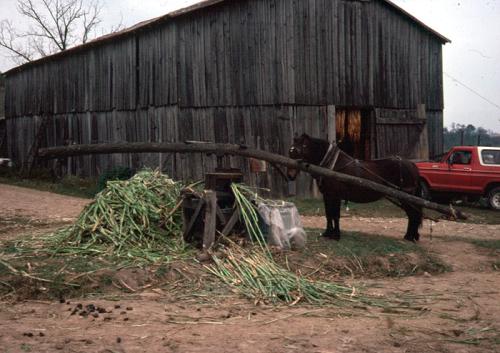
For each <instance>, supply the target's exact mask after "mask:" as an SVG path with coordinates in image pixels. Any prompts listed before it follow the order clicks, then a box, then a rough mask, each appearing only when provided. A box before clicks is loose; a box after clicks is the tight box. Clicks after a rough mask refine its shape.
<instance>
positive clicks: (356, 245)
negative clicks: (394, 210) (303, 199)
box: [308, 229, 420, 257]
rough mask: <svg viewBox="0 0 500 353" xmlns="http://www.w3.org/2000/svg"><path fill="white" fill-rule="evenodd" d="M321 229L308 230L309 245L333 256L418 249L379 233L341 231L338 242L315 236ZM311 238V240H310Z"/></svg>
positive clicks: (373, 254)
mask: <svg viewBox="0 0 500 353" xmlns="http://www.w3.org/2000/svg"><path fill="white" fill-rule="evenodd" d="M319 233H321V230H319V229H314V230H308V235H309V241H310V246H311V247H314V248H316V250H318V251H319V252H321V250H322V249H323V251H328V252H329V253H331V254H332V255H333V256H343V257H345V256H358V257H366V256H387V255H389V254H399V253H406V252H414V251H417V250H419V249H420V248H419V247H418V245H415V244H414V243H410V242H408V241H404V240H399V239H394V238H390V237H385V236H381V235H367V234H364V233H358V232H343V233H342V240H341V241H339V242H336V241H331V240H329V239H324V238H321V239H320V237H317V236H315V235H317V234H319ZM311 240H312V242H311Z"/></svg>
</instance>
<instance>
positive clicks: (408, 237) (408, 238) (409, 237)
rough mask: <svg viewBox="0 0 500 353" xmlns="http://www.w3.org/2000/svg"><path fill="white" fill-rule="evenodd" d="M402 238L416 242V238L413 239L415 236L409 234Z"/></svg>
mask: <svg viewBox="0 0 500 353" xmlns="http://www.w3.org/2000/svg"><path fill="white" fill-rule="evenodd" d="M404 240H406V241H411V242H412V243H416V242H417V241H416V239H415V237H412V236H410V235H405V237H404Z"/></svg>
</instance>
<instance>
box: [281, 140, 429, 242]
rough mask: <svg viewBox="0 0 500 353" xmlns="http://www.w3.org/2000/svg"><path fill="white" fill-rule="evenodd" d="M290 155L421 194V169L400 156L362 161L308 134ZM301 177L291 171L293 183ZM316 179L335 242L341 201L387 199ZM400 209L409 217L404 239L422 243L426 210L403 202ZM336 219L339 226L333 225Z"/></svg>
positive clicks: (289, 170) (329, 232)
mask: <svg viewBox="0 0 500 353" xmlns="http://www.w3.org/2000/svg"><path fill="white" fill-rule="evenodd" d="M289 155H290V158H293V159H297V160H301V161H303V162H304V163H309V164H315V165H320V166H322V167H325V168H328V169H331V170H334V171H336V172H340V173H344V174H349V175H352V176H356V177H359V178H363V179H368V180H371V181H374V182H377V183H380V184H383V185H386V186H390V187H394V188H397V189H399V190H401V191H405V192H407V193H409V194H413V195H417V193H418V189H419V174H418V169H417V167H416V166H415V165H414V164H413V163H412V162H410V161H408V160H405V159H401V158H399V157H392V158H387V159H379V160H373V161H366V162H365V161H359V160H357V159H354V158H352V157H351V156H349V155H348V154H346V153H345V152H343V151H342V150H341V148H340V147H339V146H338V145H330V143H329V142H328V141H325V140H320V139H316V138H312V137H310V136H308V135H306V134H303V135H302V136H300V137H297V138H295V139H294V143H293V145H292V146H291V147H290V151H289ZM297 174H298V171H297V170H296V169H291V168H289V169H288V178H289V179H290V180H294V179H295V178H296V176H297ZM315 179H316V182H317V183H318V186H319V189H320V191H321V193H322V194H323V200H324V203H325V214H326V230H325V232H324V233H323V236H325V237H328V238H332V239H335V240H340V225H339V219H340V204H341V200H346V201H353V202H357V203H368V202H374V201H377V200H379V199H381V198H382V197H384V196H383V195H382V194H380V193H377V192H375V191H372V190H370V189H366V188H363V187H358V186H352V185H346V184H344V183H342V182H339V181H337V180H335V179H332V178H323V177H315ZM399 206H400V207H401V208H402V209H403V210H404V211H405V212H406V214H407V215H408V229H407V231H406V235H405V237H404V238H405V239H406V240H409V241H418V240H419V237H420V235H419V234H418V229H419V227H420V226H421V224H422V208H421V207H418V206H414V205H412V204H407V203H401V204H399ZM332 220H333V222H334V224H335V227H333V225H332Z"/></svg>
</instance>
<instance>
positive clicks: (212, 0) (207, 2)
mask: <svg viewBox="0 0 500 353" xmlns="http://www.w3.org/2000/svg"><path fill="white" fill-rule="evenodd" d="M230 1H234V0H200V2H198V3H195V4H193V5H190V6H187V7H184V8H181V9H179V10H175V11H172V12H169V13H167V14H165V15H163V16H159V17H155V18H152V19H150V20H146V21H142V22H139V23H137V24H135V25H133V26H131V27H129V28H125V29H123V30H121V31H118V32H114V33H110V34H107V35H104V36H101V37H98V38H96V39H94V40H92V41H89V42H87V43H85V44H80V45H77V46H75V47H72V48H70V49H67V50H64V51H61V52H58V53H55V54H52V55H48V56H45V57H43V58H40V59H38V60H34V61H31V62H28V63H26V64H23V65H20V66H17V67H14V68H13V69H11V70H9V71H7V72H5V75H9V74H13V73H15V72H18V71H22V70H23V69H25V68H27V67H30V66H34V65H37V64H41V63H44V62H48V61H51V60H53V59H56V58H59V57H63V56H67V55H71V54H73V53H78V52H80V51H84V50H86V49H88V48H91V47H93V46H96V45H100V44H103V43H105V42H108V41H111V40H116V39H117V38H120V37H125V36H127V35H130V34H133V33H135V32H139V31H142V30H146V29H148V28H150V27H152V26H155V25H158V24H160V23H163V22H166V21H168V20H170V19H173V18H176V17H179V16H182V15H185V14H189V13H191V12H195V11H197V10H200V9H204V8H207V7H210V6H214V5H216V4H220V3H226V2H230ZM365 1H366V0H365ZM368 1H370V0H368ZM380 1H382V2H383V3H384V4H386V5H387V6H389V7H391V8H392V9H393V10H395V11H396V12H399V13H400V14H401V15H403V16H405V17H407V18H409V19H410V20H412V21H413V22H415V24H417V25H418V26H420V27H421V28H422V29H424V30H426V31H428V32H429V33H431V34H432V35H434V36H435V37H437V38H438V39H439V40H440V41H441V42H442V43H451V40H450V39H448V38H446V37H445V36H443V35H442V34H440V33H439V32H437V31H435V30H433V29H432V28H431V27H429V26H427V25H426V24H425V23H423V22H422V21H420V20H419V19H418V18H416V17H415V16H413V15H412V14H410V13H409V12H408V11H406V10H404V9H403V8H401V7H400V6H398V5H396V4H395V3H393V2H392V1H391V0H380Z"/></svg>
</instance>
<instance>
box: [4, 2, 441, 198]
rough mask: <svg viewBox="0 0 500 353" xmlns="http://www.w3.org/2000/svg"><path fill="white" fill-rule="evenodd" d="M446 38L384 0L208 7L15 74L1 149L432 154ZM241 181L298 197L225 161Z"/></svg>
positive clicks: (23, 153)
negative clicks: (306, 142) (314, 148)
mask: <svg viewBox="0 0 500 353" xmlns="http://www.w3.org/2000/svg"><path fill="white" fill-rule="evenodd" d="M446 42H448V39H446V38H445V37H443V36H442V35H440V34H439V33H436V32H435V31H433V30H432V29H430V28H429V27H427V26H426V25H425V24H423V23H421V22H420V21H418V20H417V19H415V18H414V17H412V16H411V15H410V14H408V13H406V12H405V11H404V10H402V9H400V8H399V7H397V6H396V5H394V4H393V3H391V2H390V1H387V0H362V1H361V0H352V1H346V0H233V1H227V0H226V1H224V0H209V1H205V2H202V3H200V4H198V5H194V6H192V7H190V8H187V9H184V10H180V11H176V12H173V13H170V14H167V15H165V16H162V17H159V18H156V19H152V20H149V21H145V22H143V23H140V24H138V25H136V26H134V27H131V28H129V29H126V30H123V31H121V32H118V33H114V34H111V35H108V36H104V37H101V38H98V39H96V40H94V41H92V42H90V43H87V44H85V45H81V46H79V47H75V48H72V49H69V50H66V51H64V52H61V53H58V54H55V55H52V56H49V57H46V58H43V59H40V60H38V61H35V62H31V63H28V64H25V65H22V66H20V67H17V68H14V69H12V70H11V71H9V72H8V73H7V75H6V103H5V106H6V118H7V119H6V126H7V135H8V137H9V138H8V153H9V157H11V158H12V159H13V160H14V161H15V162H16V163H18V164H22V163H23V162H25V161H26V160H27V158H28V154H29V151H30V150H32V149H33V147H47V146H58V145H67V144H75V143H105V142H137V141H149V142H162V141H164V142H173V141H185V140H203V141H213V142H232V143H244V144H247V145H249V146H252V147H257V148H261V149H264V150H268V151H270V152H276V153H281V154H286V153H287V151H288V148H289V146H290V144H291V141H292V138H293V135H294V133H302V132H306V133H309V134H310V135H313V136H316V137H321V138H325V139H333V138H334V137H335V138H336V139H337V140H344V141H345V140H347V141H349V142H350V143H351V144H352V153H353V155H354V156H356V158H362V159H370V158H380V157H385V156H389V155H392V154H399V155H403V156H404V157H409V158H428V157H429V156H434V155H437V154H440V153H441V152H442V149H443V141H442V129H443V82H442V75H443V69H442V46H443V44H445V43H446ZM216 165H217V158H216V156H202V155H196V156H194V155H193V156H184V155H167V154H141V155H138V154H137V155H136V154H116V155H102V156H85V157H75V158H68V159H66V160H63V161H58V162H50V163H48V165H47V166H49V167H53V168H55V167H57V168H61V169H62V170H61V171H62V173H71V174H78V175H84V176H89V175H90V176H93V175H97V174H99V173H101V172H102V171H104V170H106V169H109V168H112V167H114V166H128V167H131V168H134V169H138V168H141V167H144V166H149V167H159V168H161V169H162V170H163V171H165V172H166V173H168V174H169V175H171V176H173V177H174V178H180V179H191V180H192V179H201V178H202V176H203V174H204V173H205V172H210V171H213V170H214V169H215V166H216ZM223 166H224V167H226V168H241V169H242V170H243V172H244V174H245V179H246V181H247V182H249V183H251V184H253V185H256V186H259V187H264V188H271V189H272V190H273V192H274V193H275V194H277V195H285V194H289V193H292V194H294V193H296V194H297V195H298V196H310V195H312V194H314V193H315V187H314V185H313V183H312V180H311V178H310V177H309V176H306V175H302V176H301V177H300V178H299V179H298V181H297V182H296V183H297V184H296V185H295V184H291V185H288V184H287V183H286V182H285V181H284V180H283V178H282V176H281V175H280V173H279V172H277V171H276V170H275V169H274V168H272V167H268V168H266V171H265V172H260V173H252V172H251V170H250V164H249V162H248V161H246V160H243V159H241V158H236V157H225V158H223Z"/></svg>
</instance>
